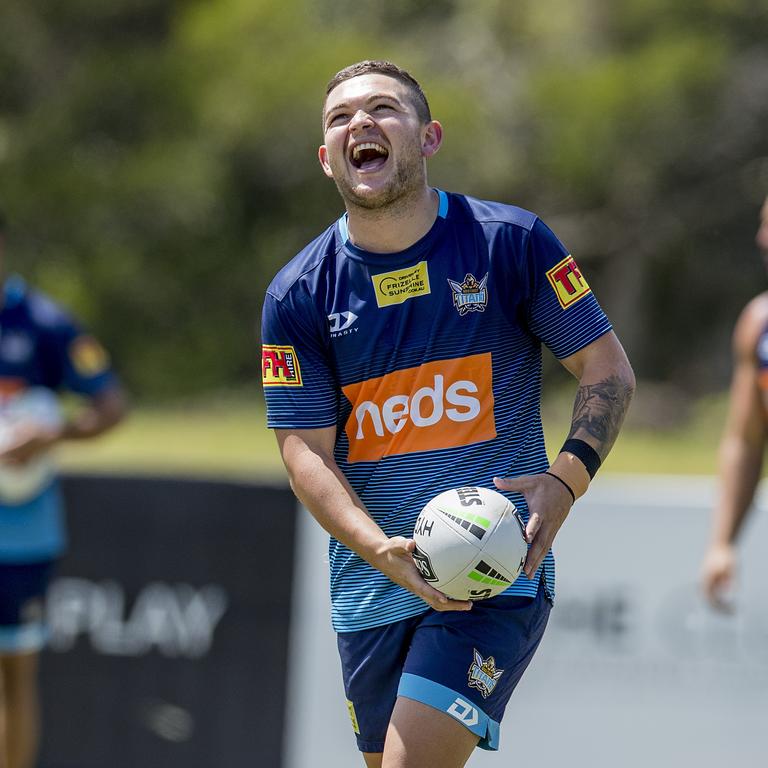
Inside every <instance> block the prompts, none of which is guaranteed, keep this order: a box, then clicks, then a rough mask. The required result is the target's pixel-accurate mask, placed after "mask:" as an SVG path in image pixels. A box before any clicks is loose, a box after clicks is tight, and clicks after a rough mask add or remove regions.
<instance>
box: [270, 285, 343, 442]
mask: <svg viewBox="0 0 768 768" xmlns="http://www.w3.org/2000/svg"><path fill="white" fill-rule="evenodd" d="M309 303H310V302H309V301H308V299H307V297H302V296H301V291H300V287H297V288H295V289H294V290H291V291H289V292H287V293H286V294H285V295H284V296H283V297H282V299H278V298H277V297H276V296H274V295H272V294H269V293H268V294H267V296H266V299H265V301H264V309H263V312H262V321H261V335H262V348H261V379H262V384H263V387H264V399H265V401H266V404H267V424H268V426H269V427H270V428H271V429H320V428H323V427H331V426H335V425H336V422H337V418H338V411H339V395H338V392H339V390H338V384H337V382H336V378H335V376H334V374H333V371H332V370H331V366H330V364H329V361H328V353H327V347H326V341H325V340H324V339H323V337H322V332H321V330H320V329H319V328H318V327H317V323H316V321H315V320H314V317H313V315H312V312H311V309H310V308H309V307H308V304H309Z"/></svg>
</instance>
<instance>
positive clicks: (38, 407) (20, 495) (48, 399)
mask: <svg viewBox="0 0 768 768" xmlns="http://www.w3.org/2000/svg"><path fill="white" fill-rule="evenodd" d="M62 418H63V417H62V414H61V410H60V408H59V401H58V398H57V397H56V394H55V393H54V392H52V391H51V390H50V389H47V388H45V387H31V388H29V389H25V390H22V391H20V392H16V393H13V394H12V395H7V396H2V397H0V451H2V450H4V449H6V448H10V447H11V446H12V445H13V444H14V443H15V442H17V440H18V439H19V434H20V432H22V431H24V430H25V429H27V428H28V427H30V426H31V427H40V428H43V429H55V428H57V427H59V426H60V425H61V424H62ZM55 469H56V468H55V465H54V462H53V459H52V458H51V456H50V455H48V454H47V453H46V454H43V455H40V456H36V457H35V458H34V459H31V460H30V461H28V462H26V463H25V464H4V463H3V462H1V461H0V502H2V503H5V504H23V503H24V502H26V501H29V500H30V499H32V498H34V497H35V496H36V495H37V494H38V493H40V491H42V490H43V489H44V488H45V487H46V485H48V483H50V482H51V480H52V478H53V476H54V473H55Z"/></svg>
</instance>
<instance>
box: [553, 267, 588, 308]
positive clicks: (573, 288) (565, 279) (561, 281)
mask: <svg viewBox="0 0 768 768" xmlns="http://www.w3.org/2000/svg"><path fill="white" fill-rule="evenodd" d="M547 280H549V283H550V285H551V286H552V287H553V288H554V290H555V294H556V295H557V300H558V301H559V302H560V306H561V307H562V308H563V309H565V308H566V307H569V306H570V305H571V304H575V303H576V302H577V301H578V300H579V299H580V298H582V297H583V296H586V295H587V294H588V293H591V292H592V289H591V288H590V287H589V285H588V284H587V281H586V280H585V279H584V276H583V275H582V274H581V270H580V269H579V267H578V265H577V264H576V262H575V261H574V260H573V256H566V257H565V258H564V259H563V260H562V261H561V262H559V263H558V264H555V266H554V267H552V269H550V270H549V272H547Z"/></svg>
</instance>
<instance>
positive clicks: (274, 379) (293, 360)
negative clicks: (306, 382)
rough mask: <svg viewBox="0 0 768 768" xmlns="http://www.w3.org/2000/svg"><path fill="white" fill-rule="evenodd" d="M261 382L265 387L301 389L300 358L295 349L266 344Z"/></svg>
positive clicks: (262, 355)
mask: <svg viewBox="0 0 768 768" xmlns="http://www.w3.org/2000/svg"><path fill="white" fill-rule="evenodd" d="M261 381H262V383H263V385H264V386H265V387H267V386H270V387H274V386H283V387H301V386H303V383H302V381H301V368H300V367H299V358H298V357H297V355H296V350H295V349H294V348H293V347H288V346H277V345H273V344H264V346H262V348H261Z"/></svg>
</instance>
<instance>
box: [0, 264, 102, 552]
mask: <svg viewBox="0 0 768 768" xmlns="http://www.w3.org/2000/svg"><path fill="white" fill-rule="evenodd" d="M2 292H3V296H2V307H1V308H0V421H2V422H3V423H2V426H3V428H4V429H5V427H6V426H7V423H6V422H7V420H8V419H11V418H14V419H20V420H22V421H23V419H24V418H26V417H29V418H34V419H35V420H36V421H38V423H40V417H41V414H40V413H39V412H38V408H37V406H38V404H45V400H40V398H33V397H32V394H33V393H34V394H38V393H46V392H53V393H57V392H61V391H65V390H67V391H70V392H74V393H77V394H80V395H84V396H95V395H98V394H99V393H101V392H103V391H105V390H106V389H108V388H110V387H112V386H115V384H116V380H115V376H114V374H113V373H112V371H111V368H110V365H109V360H108V358H107V354H106V352H105V351H104V349H103V348H102V347H101V345H100V344H99V343H98V342H97V341H96V340H95V339H94V338H93V337H92V336H90V335H89V334H87V333H85V332H84V331H83V330H82V329H81V328H80V326H79V325H78V323H77V322H76V321H75V320H74V319H73V318H72V317H71V316H70V315H69V314H68V313H66V312H65V311H64V310H62V309H61V308H60V307H58V306H57V305H56V304H55V303H54V302H52V301H51V300H50V299H48V298H47V297H46V296H44V295H42V294H41V293H38V292H36V291H33V290H31V289H30V288H29V287H28V286H27V285H26V284H25V282H24V281H23V280H22V279H21V278H19V277H17V276H13V277H10V278H8V279H7V280H6V281H5V283H4V285H3V287H2ZM30 404H31V405H30ZM25 409H27V411H26V413H25ZM20 414H21V415H20ZM46 418H48V415H46ZM26 469H28V471H29V472H30V474H31V473H32V470H33V467H28V468H26ZM18 471H19V472H23V471H25V468H23V467H22V468H20V469H19V470H18ZM12 474H13V470H10V469H5V468H4V469H3V471H2V472H0V561H1V562H29V561H35V560H43V559H47V558H51V557H55V556H56V555H58V554H59V553H60V552H61V550H62V549H63V547H64V530H63V522H62V514H61V503H60V498H59V493H58V490H57V488H56V487H55V486H52V483H51V481H52V477H50V476H47V475H45V474H44V473H42V472H41V473H40V477H41V478H42V479H41V483H43V481H45V482H44V483H43V484H42V485H41V486H40V487H39V488H37V489H33V490H32V491H31V492H30V493H29V494H28V495H27V496H26V497H25V498H23V499H21V498H14V497H12V496H11V494H10V490H9V489H4V488H3V487H2V485H3V482H4V481H5V482H8V483H11V482H13V481H12V480H6V478H7V477H8V475H12Z"/></svg>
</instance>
